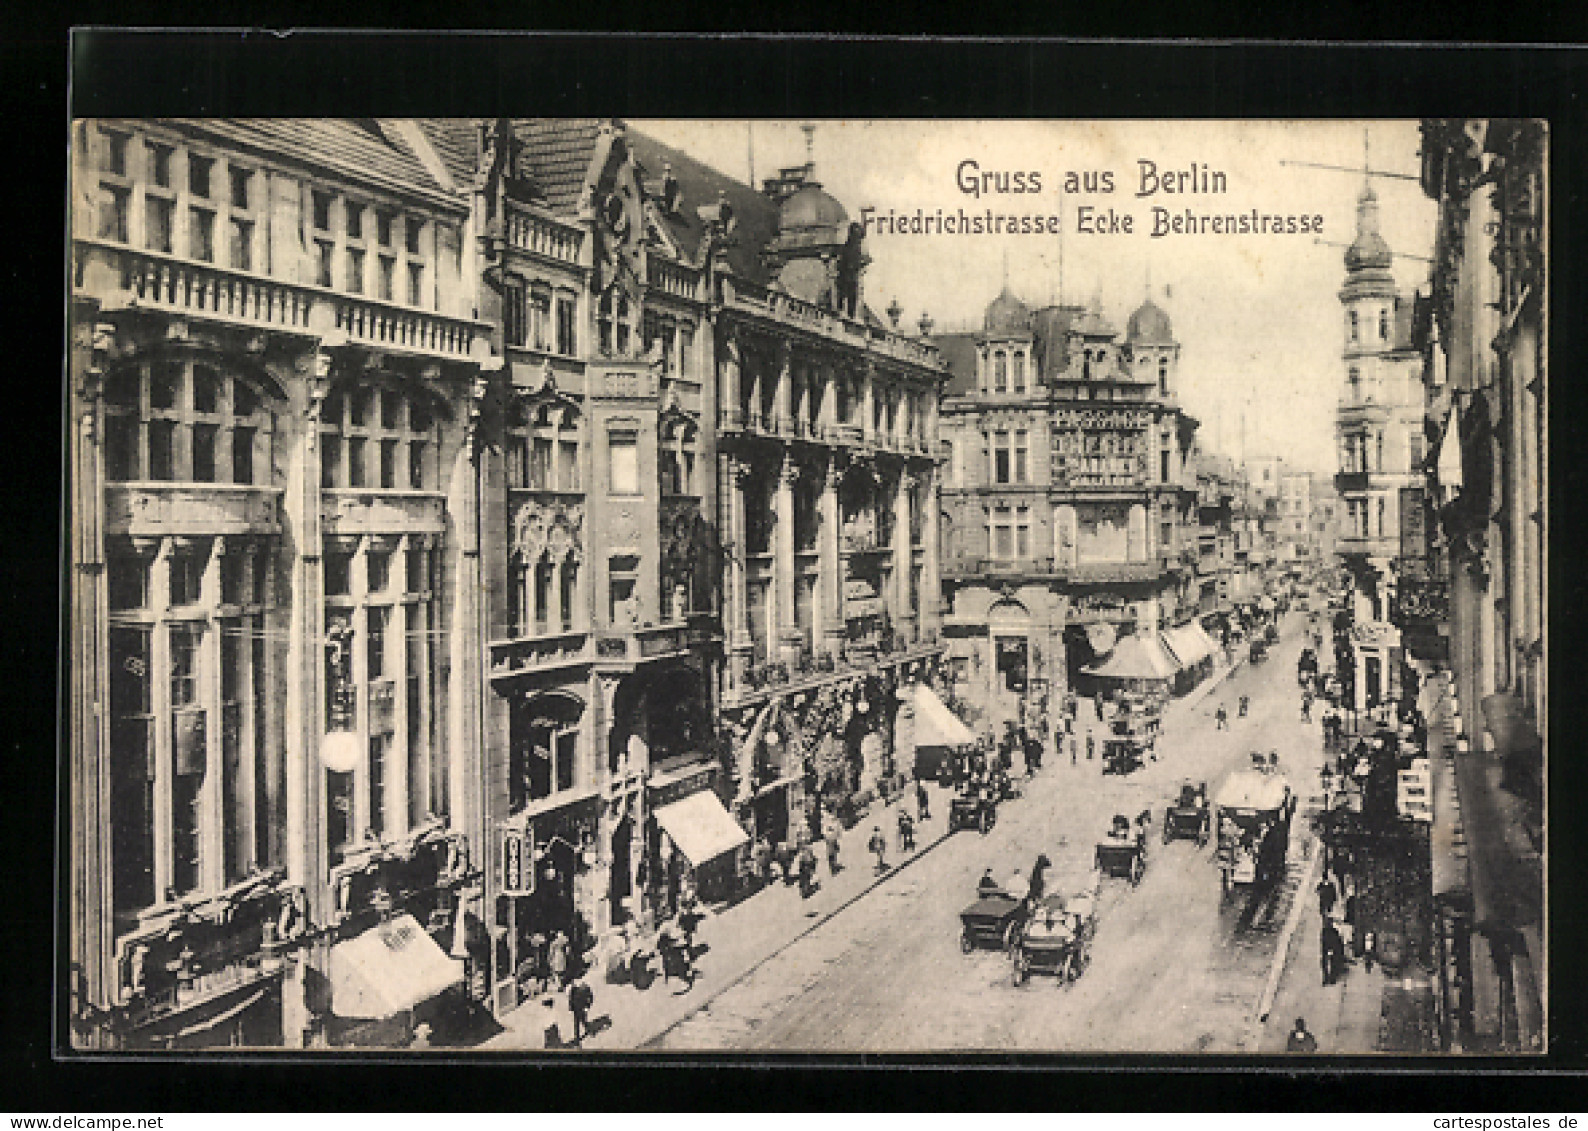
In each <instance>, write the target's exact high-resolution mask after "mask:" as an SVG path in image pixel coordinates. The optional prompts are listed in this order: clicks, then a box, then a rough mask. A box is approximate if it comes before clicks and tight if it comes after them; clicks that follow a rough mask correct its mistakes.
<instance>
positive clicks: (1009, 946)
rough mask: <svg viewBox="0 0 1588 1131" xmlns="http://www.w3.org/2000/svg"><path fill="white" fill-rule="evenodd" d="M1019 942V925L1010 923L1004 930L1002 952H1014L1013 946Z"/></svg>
mask: <svg viewBox="0 0 1588 1131" xmlns="http://www.w3.org/2000/svg"><path fill="white" fill-rule="evenodd" d="M1019 942H1020V924H1018V923H1010V924H1009V926H1008V927H1006V928H1005V929H1004V950H1006V951H1008V952H1009V953H1010V954H1013V953H1014V952H1015V946H1016V945H1017V944H1018V943H1019Z"/></svg>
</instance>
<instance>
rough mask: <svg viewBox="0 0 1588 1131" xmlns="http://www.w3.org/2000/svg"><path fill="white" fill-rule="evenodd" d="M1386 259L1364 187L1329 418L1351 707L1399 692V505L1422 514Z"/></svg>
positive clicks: (1412, 376) (1395, 296)
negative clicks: (1335, 399) (1347, 609)
mask: <svg viewBox="0 0 1588 1131" xmlns="http://www.w3.org/2000/svg"><path fill="white" fill-rule="evenodd" d="M1393 258H1394V256H1393V253H1392V252H1391V251H1390V248H1389V245H1388V244H1386V243H1385V242H1384V238H1383V236H1381V235H1380V234H1379V212H1378V197H1377V195H1376V194H1375V193H1374V192H1373V189H1372V187H1371V186H1364V188H1363V190H1362V195H1361V196H1360V198H1359V199H1358V201H1357V230H1356V238H1355V240H1354V241H1353V242H1352V244H1351V246H1350V247H1349V248H1348V249H1347V250H1346V253H1345V268H1346V279H1345V285H1344V287H1342V288H1341V290H1340V303H1341V305H1342V306H1343V307H1344V313H1345V326H1344V335H1343V336H1344V342H1345V347H1344V350H1343V352H1342V357H1343V360H1344V364H1345V389H1344V392H1343V394H1342V395H1341V398H1340V404H1339V408H1338V409H1337V411H1336V416H1335V432H1336V436H1337V438H1338V441H1339V455H1340V470H1339V473H1338V474H1337V475H1336V476H1335V481H1334V482H1335V489H1336V491H1337V492H1338V494H1339V496H1340V505H1341V507H1342V508H1343V530H1342V531H1341V535H1340V537H1339V539H1338V540H1337V542H1336V549H1337V551H1338V553H1339V555H1340V557H1341V560H1342V562H1343V563H1344V565H1345V567H1346V569H1347V570H1348V571H1349V573H1350V576H1351V580H1352V609H1351V611H1352V622H1353V623H1352V627H1351V650H1352V656H1351V657H1348V658H1347V660H1346V662H1345V663H1343V664H1342V668H1349V669H1351V672H1352V678H1351V680H1350V681H1349V682H1350V684H1351V685H1352V687H1353V689H1354V690H1353V694H1354V700H1355V705H1356V707H1357V709H1359V710H1361V709H1365V708H1367V707H1371V706H1374V705H1377V704H1379V703H1387V702H1391V701H1393V700H1395V699H1397V698H1398V697H1399V694H1400V688H1401V670H1400V669H1401V661H1402V655H1403V653H1402V650H1401V640H1400V631H1399V630H1398V629H1397V628H1396V627H1395V626H1394V624H1392V623H1391V620H1390V611H1391V609H1392V608H1393V607H1394V603H1395V584H1396V571H1395V569H1394V568H1393V567H1394V562H1395V560H1396V558H1397V557H1399V556H1400V545H1401V521H1402V514H1403V508H1408V507H1410V508H1418V507H1420V505H1421V504H1420V502H1419V501H1418V500H1419V499H1420V492H1421V488H1422V483H1423V476H1422V470H1421V469H1422V465H1423V461H1424V458H1425V456H1426V452H1425V449H1424V435H1423V426H1422V418H1423V408H1422V390H1421V385H1420V381H1419V378H1420V372H1421V370H1420V363H1419V358H1418V353H1417V350H1416V347H1415V345H1414V343H1413V338H1412V325H1413V312H1414V303H1413V302H1412V300H1411V297H1410V296H1407V295H1403V294H1401V292H1400V291H1399V290H1398V289H1397V287H1396V285H1395V280H1394V277H1393V275H1391V273H1390V263H1391V261H1392V260H1393Z"/></svg>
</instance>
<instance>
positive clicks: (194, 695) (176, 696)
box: [170, 563, 204, 708]
mask: <svg viewBox="0 0 1588 1131" xmlns="http://www.w3.org/2000/svg"><path fill="white" fill-rule="evenodd" d="M173 564H174V563H173ZM174 603H175V602H173V604H174ZM203 631H204V630H203V629H202V628H201V627H200V626H198V625H196V624H173V625H172V626H171V636H170V640H171V706H172V707H173V708H182V707H188V706H191V705H192V704H193V703H194V702H196V701H197V699H198V652H199V641H200V638H201V636H202V634H203Z"/></svg>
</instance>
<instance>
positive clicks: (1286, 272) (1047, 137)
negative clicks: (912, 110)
mask: <svg viewBox="0 0 1588 1131" xmlns="http://www.w3.org/2000/svg"><path fill="white" fill-rule="evenodd" d="M802 124H803V123H801V122H798V121H756V122H754V123H749V122H745V121H707V122H676V121H673V122H657V121H640V120H635V121H632V122H631V125H633V126H634V127H635V128H637V129H640V130H643V131H644V132H646V133H648V134H650V135H651V136H653V137H656V138H658V139H659V140H661V141H664V142H666V143H668V144H670V145H674V146H676V147H678V148H679V149H682V150H684V151H686V152H688V153H689V154H690V155H691V156H693V157H695V158H696V159H697V160H700V161H703V162H705V163H706V164H708V165H711V166H714V167H715V168H717V169H718V170H720V171H722V172H724V173H726V174H728V175H730V176H733V177H736V178H738V179H740V180H748V179H749V171H750V167H751V160H752V154H753V161H754V171H755V178H756V181H757V182H759V181H761V180H762V179H764V178H766V177H767V176H769V175H772V174H774V173H776V171H777V169H778V168H779V167H781V166H793V165H800V164H803V163H804V161H805V158H806V136H805V133H804V132H803V131H802V129H801V125H802ZM814 125H815V130H814V132H813V135H812V143H811V144H812V150H811V151H812V155H813V157H814V160H815V165H816V179H817V180H818V181H819V182H821V184H822V186H823V187H824V188H825V189H826V190H827V191H828V192H829V193H831V194H832V195H833V196H835V197H836V198H837V199H838V200H839V201H840V202H841V203H842V204H843V205H844V207H845V208H846V209H847V211H848V212H849V215H850V218H851V219H852V220H859V219H861V216H862V209H864V208H867V207H870V208H874V209H876V210H877V213H876V214H877V215H885V214H886V213H888V212H889V211H890V210H891V211H892V212H894V213H896V214H898V213H906V214H911V215H913V214H914V212H915V210H916V209H917V208H920V209H922V210H923V211H925V212H926V213H928V214H935V213H937V211H938V210H939V209H941V210H942V211H943V212H944V214H946V215H957V213H958V212H959V211H960V210H961V209H963V210H964V211H965V213H966V214H968V215H969V214H984V213H985V212H986V211H987V210H988V208H989V207H990V208H991V209H992V210H993V211H994V212H995V213H1000V214H1005V215H1007V214H1016V215H1030V216H1049V215H1054V214H1057V215H1059V216H1060V217H1061V220H1060V228H1061V231H1062V235H1060V236H1053V235H1049V234H1041V235H1030V234H1021V235H1006V234H998V235H991V234H986V235H946V234H944V235H928V234H920V235H916V234H903V235H900V234H889V233H886V232H879V231H877V230H875V229H872V230H870V231H868V234H867V239H866V250H867V253H868V254H869V255H870V257H871V264H870V266H869V267H868V268H867V271H866V275H865V280H864V289H865V298H866V301H867V302H868V304H869V305H870V306H871V308H872V309H873V310H875V311H876V312H877V313H878V314H879V315H881V314H882V313H883V312H884V311H885V310H886V309H887V307H888V306H889V304H890V303H891V302H892V301H893V300H895V299H896V300H897V301H898V303H899V305H900V306H901V307H903V309H904V316H903V319H902V321H901V326H902V327H905V328H908V329H910V330H911V332H914V327H915V325H916V322H917V320H918V319H919V317H920V315H921V313H922V312H923V311H926V312H928V313H930V314H931V316H932V318H933V320H934V323H935V328H936V329H937V330H939V331H941V330H948V329H975V328H979V327H980V324H981V317H982V312H983V311H984V310H985V309H986V306H987V304H988V303H989V302H991V301H992V299H993V298H994V297H995V296H996V295H997V294H998V292H999V290H1000V289H1001V287H1002V285H1003V282H1004V280H1005V278H1007V280H1008V284H1009V287H1010V289H1011V290H1012V291H1014V293H1015V294H1016V295H1018V296H1019V297H1020V298H1021V299H1023V300H1024V301H1026V302H1027V303H1029V304H1032V305H1042V304H1046V303H1048V302H1051V301H1053V300H1054V299H1055V297H1057V296H1059V295H1060V294H1061V287H1062V296H1063V298H1064V300H1065V301H1069V302H1090V301H1092V300H1093V298H1094V297H1096V298H1100V299H1101V303H1102V308H1103V312H1104V315H1105V316H1106V317H1107V318H1108V319H1109V320H1110V321H1111V322H1112V323H1113V324H1114V325H1115V326H1116V328H1118V329H1119V330H1121V331H1123V329H1124V325H1125V320H1126V319H1127V318H1128V317H1129V315H1130V312H1131V311H1132V310H1134V309H1135V308H1136V307H1137V306H1138V305H1140V303H1141V301H1142V300H1143V298H1145V297H1146V295H1147V294H1148V288H1149V286H1150V287H1151V293H1152V295H1153V298H1154V301H1156V302H1157V303H1158V304H1159V305H1160V306H1162V307H1163V308H1164V309H1165V310H1166V311H1167V312H1168V314H1169V316H1170V318H1171V320H1172V322H1173V325H1174V330H1175V337H1176V338H1177V339H1178V340H1179V342H1180V345H1181V354H1180V358H1181V360H1180V371H1179V372H1180V386H1179V388H1180V397H1181V401H1182V403H1183V404H1184V405H1185V406H1186V408H1187V409H1188V410H1189V411H1190V412H1191V413H1192V414H1193V415H1194V416H1197V417H1198V418H1199V419H1200V420H1201V421H1202V429H1201V433H1200V435H1201V439H1202V442H1203V444H1204V446H1206V447H1209V448H1211V449H1213V450H1216V451H1222V452H1224V453H1226V454H1228V455H1232V456H1237V457H1239V456H1241V455H1242V454H1243V452H1244V454H1245V455H1246V456H1248V457H1252V458H1256V457H1260V456H1283V457H1284V458H1285V459H1286V460H1287V461H1288V462H1289V463H1291V464H1292V465H1293V466H1296V467H1299V468H1301V469H1303V470H1313V471H1318V472H1323V473H1326V474H1332V473H1333V472H1334V471H1335V470H1336V468H1335V462H1336V458H1335V451H1336V445H1335V441H1334V410H1335V405H1336V402H1337V401H1338V399H1339V397H1340V394H1341V391H1342V388H1343V385H1344V379H1345V378H1344V363H1343V362H1342V360H1341V356H1340V354H1341V349H1342V346H1343V344H1344V342H1343V340H1344V323H1345V318H1344V315H1343V313H1342V307H1341V305H1340V301H1339V290H1340V287H1341V284H1342V283H1343V282H1344V278H1345V267H1344V261H1343V257H1344V254H1345V247H1344V246H1343V245H1346V244H1349V243H1350V241H1351V240H1352V238H1353V237H1354V235H1355V229H1356V203H1357V198H1358V196H1359V195H1360V193H1361V191H1362V186H1363V183H1364V178H1363V175H1362V172H1361V169H1362V167H1363V161H1364V138H1365V139H1366V143H1367V144H1366V158H1367V161H1368V163H1369V167H1370V168H1372V169H1373V170H1375V171H1379V172H1391V173H1399V174H1405V175H1408V176H1412V177H1415V175H1416V174H1417V171H1418V140H1419V138H1418V129H1417V123H1416V122H1414V121H1397V122H1371V123H1369V122H1353V121H1329V122H1307V121H1298V122H1201V121H1195V122H1194V121H1178V122H1120V121H1114V122H1060V121H1030V122H1019V121H1005V120H999V121H976V122H963V121H961V122H926V121H883V122H877V121H871V122H866V121H820V122H816V123H814ZM1143 160H1145V161H1150V162H1152V163H1153V167H1154V168H1155V169H1156V170H1157V172H1159V173H1160V174H1162V173H1166V172H1169V171H1172V170H1173V171H1188V172H1189V171H1195V172H1197V173H1198V174H1199V175H1198V176H1197V177H1196V178H1183V179H1182V182H1181V183H1182V184H1183V185H1185V186H1187V187H1190V186H1192V185H1194V186H1195V187H1201V185H1202V184H1204V183H1206V184H1207V185H1208V186H1209V187H1211V186H1212V180H1211V177H1210V178H1209V179H1208V180H1207V181H1206V182H1203V181H1202V180H1201V177H1200V173H1201V172H1202V171H1206V172H1208V173H1212V172H1214V171H1218V172H1222V173H1223V174H1224V188H1225V191H1224V192H1222V193H1217V192H1211V191H1208V192H1185V193H1181V194H1174V195H1168V194H1165V193H1163V192H1162V191H1161V190H1160V191H1158V192H1154V193H1152V194H1150V195H1144V196H1143V195H1138V193H1139V191H1140V190H1141V187H1142V183H1141V169H1142V166H1141V165H1140V162H1141V161H1143ZM1287 161H1291V162H1296V161H1306V162H1314V163H1317V164H1323V165H1337V166H1343V167H1345V169H1346V170H1351V171H1336V170H1330V169H1318V168H1311V167H1304V166H1298V165H1287V164H1284V162H1287ZM967 162H974V167H972V166H970V165H967V164H966V163H967ZM1105 171H1106V172H1111V173H1112V174H1113V177H1112V181H1113V191H1112V192H1111V193H1109V192H1103V191H1101V181H1100V174H1102V173H1104V172H1105ZM1016 172H1021V173H1025V174H1027V176H1026V177H1023V178H1021V181H1023V182H1024V183H1025V184H1026V185H1027V186H1029V185H1030V182H1031V180H1032V178H1031V177H1030V174H1032V173H1035V174H1037V177H1036V179H1037V180H1038V181H1039V182H1040V191H1038V192H1035V193H1032V192H1026V193H1016V192H1013V191H1008V192H998V191H996V186H998V185H1005V186H1008V188H1010V189H1013V188H1014V187H1015V183H1016V182H1015V179H1014V178H1013V176H1012V175H1011V176H998V177H995V178H994V179H993V180H992V185H991V186H988V187H989V191H987V192H984V193H983V194H981V195H979V196H977V195H973V194H971V193H969V192H967V191H965V185H966V184H967V183H968V181H969V179H971V178H972V177H974V174H975V173H994V174H1013V173H1016ZM1071 172H1074V173H1077V174H1085V173H1092V174H1094V178H1093V180H1092V182H1091V185H1092V188H1093V189H1094V191H1091V192H1088V191H1085V190H1086V187H1087V186H1086V182H1085V181H1084V180H1083V181H1081V182H1079V183H1078V184H1076V185H1075V186H1074V187H1076V188H1078V189H1080V190H1081V191H1077V192H1073V193H1071V192H1067V191H1065V190H1066V188H1067V187H1070V186H1068V185H1067V183H1066V182H1067V175H1068V174H1069V173H1071ZM975 179H976V180H977V183H978V184H979V185H980V184H981V183H982V182H983V181H984V180H985V178H975ZM1372 183H1373V188H1374V191H1375V192H1376V193H1377V195H1378V198H1379V205H1380V231H1381V232H1382V234H1383V236H1384V238H1385V240H1386V241H1387V242H1388V243H1389V246H1390V248H1391V249H1392V250H1393V251H1395V252H1396V253H1398V254H1397V258H1396V259H1395V261H1394V266H1393V271H1394V274H1395V278H1396V281H1397V283H1398V285H1399V286H1400V287H1401V288H1402V289H1403V291H1406V292H1408V293H1409V292H1410V291H1411V290H1413V289H1414V288H1417V287H1419V286H1422V287H1424V288H1426V285H1427V278H1428V268H1429V264H1428V263H1427V261H1426V258H1427V257H1428V256H1429V255H1431V254H1432V247H1433V235H1434V224H1435V219H1436V215H1435V209H1434V205H1433V202H1432V201H1430V200H1428V199H1427V198H1426V197H1425V196H1424V195H1423V194H1422V190H1421V189H1420V187H1419V186H1418V184H1417V183H1416V181H1415V180H1406V179H1398V178H1389V177H1381V176H1380V177H1374V178H1373V179H1372ZM1155 206H1156V207H1161V208H1165V209H1167V210H1168V211H1169V212H1170V213H1171V214H1183V213H1184V211H1185V210H1186V209H1187V208H1190V209H1191V210H1192V211H1193V212H1195V213H1197V214H1207V215H1220V216H1223V215H1228V214H1231V213H1247V214H1249V213H1250V212H1251V210H1252V209H1254V208H1255V209H1257V210H1258V212H1259V213H1261V214H1264V215H1286V216H1294V217H1297V218H1298V221H1299V219H1300V218H1301V217H1312V216H1320V217H1322V226H1323V234H1322V236H1321V239H1322V240H1323V241H1326V242H1323V243H1320V242H1318V240H1319V239H1320V237H1318V236H1315V235H1313V234H1301V233H1296V234H1286V235H1272V234H1266V235H1259V234H1252V235H1215V234H1212V233H1207V234H1200V235H1167V236H1164V237H1161V238H1154V237H1153V236H1152V235H1151V231H1152V225H1153V220H1154V216H1153V211H1152V210H1153V208H1154V207H1155ZM1083 207H1089V208H1091V209H1093V210H1094V211H1093V214H1094V216H1099V215H1106V213H1107V211H1108V210H1109V209H1110V208H1112V209H1113V212H1114V214H1115V215H1116V216H1120V217H1122V216H1124V215H1126V214H1129V215H1130V216H1131V217H1132V219H1133V225H1134V227H1133V231H1131V232H1130V233H1128V234H1127V233H1125V232H1123V231H1120V232H1114V233H1109V234H1103V233H1092V232H1088V233H1082V232H1079V231H1077V230H1076V227H1077V219H1078V215H1079V210H1080V209H1081V208H1083ZM1094 226H1095V225H1094ZM1416 257H1422V258H1416ZM1061 261H1062V269H1061ZM1061 276H1062V282H1061ZM1243 420H1244V423H1243ZM1243 440H1244V443H1243Z"/></svg>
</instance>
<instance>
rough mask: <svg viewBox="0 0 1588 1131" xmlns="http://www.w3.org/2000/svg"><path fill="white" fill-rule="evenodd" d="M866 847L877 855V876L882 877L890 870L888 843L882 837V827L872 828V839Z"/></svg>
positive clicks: (875, 826)
mask: <svg viewBox="0 0 1588 1131" xmlns="http://www.w3.org/2000/svg"><path fill="white" fill-rule="evenodd" d="M866 847H867V848H869V849H870V850H871V851H872V852H873V853H875V854H876V857H877V874H878V875H881V874H882V873H883V872H886V871H887V870H888V863H887V859H886V857H887V852H888V842H887V841H886V840H884V839H883V837H882V826H881V825H873V826H872V827H871V839H870V840H868V841H867V842H866Z"/></svg>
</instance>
